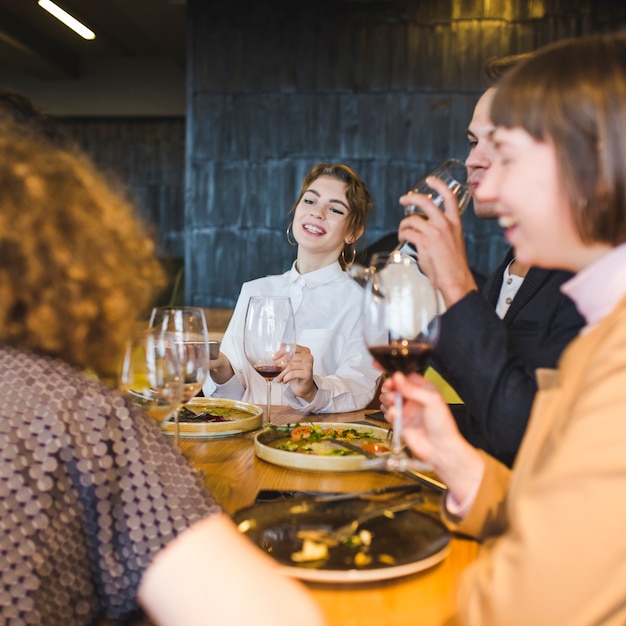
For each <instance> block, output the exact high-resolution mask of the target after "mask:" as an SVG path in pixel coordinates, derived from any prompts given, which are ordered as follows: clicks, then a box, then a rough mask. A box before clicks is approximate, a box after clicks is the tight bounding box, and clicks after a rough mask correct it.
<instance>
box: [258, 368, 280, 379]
mask: <svg viewBox="0 0 626 626" xmlns="http://www.w3.org/2000/svg"><path fill="white" fill-rule="evenodd" d="M254 369H255V370H256V371H257V372H259V374H261V376H263V378H266V379H268V380H274V378H276V376H278V375H279V374H280V373H281V372H282V371H283V369H284V368H283V367H278V366H276V365H259V366H258V367H255V368H254Z"/></svg>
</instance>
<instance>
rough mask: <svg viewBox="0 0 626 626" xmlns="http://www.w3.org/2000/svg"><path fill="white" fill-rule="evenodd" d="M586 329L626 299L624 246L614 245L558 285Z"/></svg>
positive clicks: (625, 250)
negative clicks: (574, 307)
mask: <svg viewBox="0 0 626 626" xmlns="http://www.w3.org/2000/svg"><path fill="white" fill-rule="evenodd" d="M561 291H562V292H563V293H564V294H565V295H566V296H569V297H570V298H571V299H572V300H573V301H574V303H575V304H576V308H577V309H578V311H579V312H580V314H581V315H582V316H583V317H584V318H585V321H586V322H587V324H588V325H589V326H593V325H595V324H597V323H598V322H600V321H602V320H603V319H604V318H605V317H606V316H607V315H608V314H609V313H610V312H611V311H612V310H613V309H614V308H615V307H616V306H617V305H618V303H619V302H620V300H621V299H622V298H623V297H624V296H626V243H623V244H620V245H619V246H616V247H615V248H613V249H612V250H610V251H609V252H607V253H606V254H605V255H603V256H601V257H600V258H599V259H598V260H597V261H594V262H593V263H591V265H588V266H587V267H585V268H584V269H582V270H581V271H580V272H578V274H576V276H574V277H573V278H570V280H568V281H567V282H566V283H563V285H562V286H561Z"/></svg>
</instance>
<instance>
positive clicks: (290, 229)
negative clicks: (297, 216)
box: [285, 220, 298, 246]
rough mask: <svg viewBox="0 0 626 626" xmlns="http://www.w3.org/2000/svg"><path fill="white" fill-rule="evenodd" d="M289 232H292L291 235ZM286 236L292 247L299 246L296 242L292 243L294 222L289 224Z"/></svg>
mask: <svg viewBox="0 0 626 626" xmlns="http://www.w3.org/2000/svg"><path fill="white" fill-rule="evenodd" d="M289 231H291V233H290V232H289ZM285 234H286V235H287V241H288V242H289V245H290V246H297V245H298V244H297V243H296V242H295V241H291V235H292V234H293V220H292V221H291V222H289V226H287V230H286V231H285Z"/></svg>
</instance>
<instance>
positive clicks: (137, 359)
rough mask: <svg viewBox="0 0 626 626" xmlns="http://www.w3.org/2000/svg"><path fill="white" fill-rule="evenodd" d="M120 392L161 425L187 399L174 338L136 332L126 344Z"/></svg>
mask: <svg viewBox="0 0 626 626" xmlns="http://www.w3.org/2000/svg"><path fill="white" fill-rule="evenodd" d="M118 386H119V389H120V391H121V392H122V393H123V394H124V395H125V396H126V398H128V400H130V401H131V402H132V403H133V404H136V405H137V406H139V407H141V408H142V409H143V410H144V411H145V412H146V413H147V414H148V415H149V416H150V417H151V418H153V419H155V420H158V421H159V423H161V422H163V421H164V420H165V419H167V418H168V417H169V416H170V415H171V414H172V413H173V412H174V411H175V410H176V408H177V407H178V405H179V404H180V402H181V399H182V397H183V386H182V377H181V372H180V363H179V361H178V354H177V352H176V346H175V345H174V342H173V341H172V337H171V336H170V335H168V334H165V333H161V332H158V331H151V330H142V331H137V332H135V333H134V334H133V335H132V336H131V338H130V339H129V340H128V341H127V343H126V348H125V351H124V357H123V360H122V369H121V373H120V377H119V384H118Z"/></svg>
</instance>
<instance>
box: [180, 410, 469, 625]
mask: <svg viewBox="0 0 626 626" xmlns="http://www.w3.org/2000/svg"><path fill="white" fill-rule="evenodd" d="M370 412H371V411H358V412H354V413H341V414H333V415H332V416H325V417H321V416H319V417H317V416H316V417H314V418H313V420H314V421H324V419H326V421H333V422H354V421H362V420H366V419H367V413H370ZM306 419H311V418H306ZM272 420H273V421H274V422H275V423H278V424H286V423H293V422H296V421H304V420H305V418H303V417H302V416H299V415H298V414H296V413H295V412H294V411H293V410H291V409H290V408H289V407H281V406H276V407H273V408H272ZM371 423H372V424H374V425H377V426H379V425H380V423H379V422H371ZM256 432H258V431H253V432H250V433H245V434H242V435H236V436H232V437H225V438H220V439H181V440H180V446H181V449H182V450H183V452H184V454H185V455H186V456H187V458H188V459H189V460H190V462H191V463H192V464H193V465H194V466H195V467H197V468H198V469H200V470H202V472H203V473H204V479H205V482H206V485H207V488H208V489H209V490H210V492H211V493H212V494H213V495H214V497H215V498H216V499H217V500H218V501H219V502H220V503H221V504H222V506H223V507H224V508H225V510H226V511H227V512H228V513H231V514H232V513H234V512H235V511H237V510H238V509H240V508H242V507H244V506H248V505H250V504H252V503H253V501H254V499H255V496H256V494H257V492H258V491H259V490H260V489H287V490H311V491H338V492H343V491H360V490H363V489H369V488H374V487H383V486H385V485H392V484H403V483H406V482H410V480H411V479H408V478H406V477H402V476H396V475H392V474H385V473H378V472H353V473H334V474H330V473H328V474H326V473H321V472H304V471H297V470H291V469H285V468H282V467H278V466H275V465H272V464H270V463H266V462H265V461H262V460H260V459H257V458H256V457H255V454H254V447H253V439H254V436H255V434H256ZM426 491H428V492H429V493H430V490H426ZM439 498H440V495H439V494H438V493H437V492H436V491H434V490H432V495H431V496H430V497H429V499H428V500H429V503H428V505H427V508H430V509H431V511H432V512H435V511H436V509H437V507H438V504H439ZM477 549H478V544H477V543H476V542H474V541H470V540H467V539H461V538H456V537H455V538H453V539H452V542H451V550H450V554H449V555H448V557H447V558H446V559H445V560H444V561H443V562H442V563H440V564H439V565H436V566H435V567H433V568H431V569H430V570H427V571H425V572H421V573H418V574H414V575H412V576H407V577H404V578H398V579H394V580H389V581H382V582H376V583H359V584H346V585H343V584H319V583H307V586H308V587H309V588H310V590H311V592H312V593H313V595H314V596H315V599H316V600H317V602H318V603H319V604H320V606H321V607H322V609H323V611H324V613H325V615H326V618H327V620H328V624H329V626H339V625H341V626H350V625H353V624H354V625H355V626H356V625H357V624H358V625H359V626H369V625H370V624H371V625H372V626H373V625H376V626H382V625H384V626H396V625H397V626H407V624H421V625H423V626H430V625H435V624H442V623H443V622H445V620H446V618H448V617H449V616H450V615H451V613H452V612H453V609H454V592H455V586H456V581H457V579H458V577H459V575H460V573H461V572H462V571H463V569H464V568H465V566H466V565H467V564H468V563H470V562H471V561H472V560H473V559H474V558H475V557H476V553H477ZM268 601H273V600H272V599H268Z"/></svg>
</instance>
